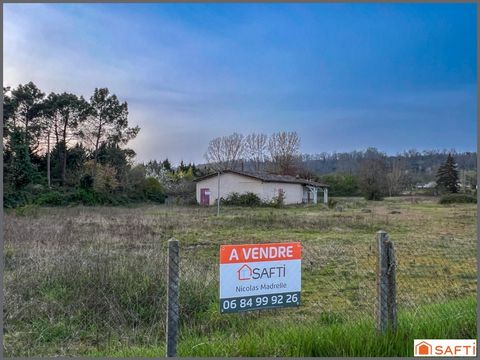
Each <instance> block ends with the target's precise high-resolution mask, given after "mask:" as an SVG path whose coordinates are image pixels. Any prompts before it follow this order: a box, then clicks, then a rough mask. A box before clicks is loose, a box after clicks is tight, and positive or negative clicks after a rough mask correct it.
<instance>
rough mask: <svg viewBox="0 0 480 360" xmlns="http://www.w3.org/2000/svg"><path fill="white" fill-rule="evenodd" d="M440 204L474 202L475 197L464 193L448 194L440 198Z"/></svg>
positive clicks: (475, 201) (475, 200)
mask: <svg viewBox="0 0 480 360" xmlns="http://www.w3.org/2000/svg"><path fill="white" fill-rule="evenodd" d="M439 203H440V204H476V203H477V198H476V197H474V196H471V195H466V194H448V195H444V196H442V197H441V198H440V201H439Z"/></svg>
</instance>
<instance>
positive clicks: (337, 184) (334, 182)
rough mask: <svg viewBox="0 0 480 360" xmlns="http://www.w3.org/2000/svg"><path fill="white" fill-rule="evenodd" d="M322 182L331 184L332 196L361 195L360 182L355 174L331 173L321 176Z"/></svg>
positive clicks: (330, 193) (329, 192)
mask: <svg viewBox="0 0 480 360" xmlns="http://www.w3.org/2000/svg"><path fill="white" fill-rule="evenodd" d="M320 181H321V182H324V183H326V184H328V185H329V187H330V188H329V189H328V194H329V195H330V196H360V195H362V192H361V191H360V183H359V180H358V177H357V176H355V175H348V174H346V175H343V174H331V175H324V176H322V177H321V178H320Z"/></svg>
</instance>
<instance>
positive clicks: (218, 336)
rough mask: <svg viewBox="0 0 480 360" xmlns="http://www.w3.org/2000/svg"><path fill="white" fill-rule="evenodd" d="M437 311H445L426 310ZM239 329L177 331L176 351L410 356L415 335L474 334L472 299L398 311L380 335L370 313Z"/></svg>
mask: <svg viewBox="0 0 480 360" xmlns="http://www.w3.org/2000/svg"><path fill="white" fill-rule="evenodd" d="M442 312H443V313H445V314H446V316H444V317H438V316H437V317H432V316H431V315H432V314H438V313H442ZM243 329H244V333H243V334H241V335H239V336H231V335H230V334H229V333H228V332H221V331H218V332H216V333H215V334H214V335H213V336H204V335H202V334H199V333H195V332H188V331H187V332H186V333H184V334H182V336H181V341H180V344H179V356H189V357H192V356H201V357H206V356H215V357H219V356H229V357H230V356H242V357H255V356H269V357H272V356H281V357H328V356H335V357H344V356H351V357H360V356H361V357H379V356H398V357H410V356H412V355H413V340H414V339H426V338H430V339H431V338H434V339H435V338H437V339H441V338H450V339H458V338H465V339H475V338H476V337H477V330H476V299H475V298H467V299H462V300H456V301H451V302H448V303H444V304H435V305H425V306H422V307H419V308H418V309H417V311H401V312H400V314H399V318H398V329H397V331H396V332H388V333H386V334H384V335H379V334H377V333H376V331H375V329H374V323H373V319H372V318H363V319H360V320H356V321H346V322H339V323H337V322H334V323H331V324H325V323H324V322H323V321H322V320H321V319H319V318H318V317H315V318H310V319H308V320H306V321H304V322H303V323H294V322H292V321H290V322H289V321H288V320H286V321H272V319H270V320H268V321H256V322H253V321H251V319H246V321H244V323H243ZM164 353H165V349H164V347H163V346H162V345H160V346H153V347H143V348H142V347H129V348H126V347H120V348H112V349H109V351H108V352H98V351H93V352H92V353H91V355H107V354H108V355H110V356H115V357H124V356H128V357H159V356H163V355H164Z"/></svg>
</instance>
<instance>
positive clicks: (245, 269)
mask: <svg viewBox="0 0 480 360" xmlns="http://www.w3.org/2000/svg"><path fill="white" fill-rule="evenodd" d="M237 274H238V280H250V279H251V278H252V268H251V267H250V266H248V265H247V264H244V265H243V266H242V267H240V269H238V270H237Z"/></svg>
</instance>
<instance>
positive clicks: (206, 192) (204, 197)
mask: <svg viewBox="0 0 480 360" xmlns="http://www.w3.org/2000/svg"><path fill="white" fill-rule="evenodd" d="M200 205H210V189H208V188H204V189H200Z"/></svg>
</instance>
